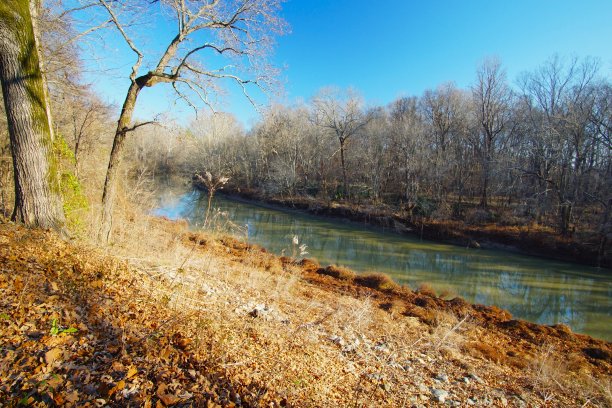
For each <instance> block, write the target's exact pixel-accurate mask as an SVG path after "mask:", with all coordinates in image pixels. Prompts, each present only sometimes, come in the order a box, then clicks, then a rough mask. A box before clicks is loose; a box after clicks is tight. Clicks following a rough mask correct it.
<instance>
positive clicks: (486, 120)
mask: <svg viewBox="0 0 612 408" xmlns="http://www.w3.org/2000/svg"><path fill="white" fill-rule="evenodd" d="M472 95H473V97H474V107H475V110H476V117H477V120H478V126H479V130H478V132H477V139H476V146H477V148H478V151H479V153H480V157H481V160H482V183H481V198H480V205H481V206H482V207H485V208H486V207H487V205H488V199H489V183H490V180H491V164H492V161H493V156H494V154H495V142H496V139H498V137H499V136H500V135H501V134H502V132H504V131H506V130H508V129H507V128H508V125H509V121H510V117H511V109H510V108H511V103H512V90H511V89H510V87H509V86H508V84H507V83H506V73H505V71H504V70H503V69H502V67H501V63H500V62H499V61H498V60H495V59H490V60H487V61H485V62H484V63H483V64H482V66H481V67H480V68H479V69H478V72H477V81H476V85H475V86H474V88H473V89H472Z"/></svg>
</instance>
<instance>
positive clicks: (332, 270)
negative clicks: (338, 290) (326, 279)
mask: <svg viewBox="0 0 612 408" xmlns="http://www.w3.org/2000/svg"><path fill="white" fill-rule="evenodd" d="M318 272H319V273H320V274H322V275H327V276H331V277H334V278H336V279H340V280H343V281H350V282H352V281H353V280H354V279H355V276H356V275H355V272H353V271H352V270H350V269H348V268H344V267H342V266H336V265H329V266H328V267H326V268H325V269H321V270H319V271H318Z"/></svg>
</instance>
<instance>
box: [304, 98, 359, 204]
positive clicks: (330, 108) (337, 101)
mask: <svg viewBox="0 0 612 408" xmlns="http://www.w3.org/2000/svg"><path fill="white" fill-rule="evenodd" d="M312 106H313V120H314V122H315V123H316V124H317V125H319V126H321V127H324V128H326V129H329V130H330V131H331V132H333V134H334V135H335V136H336V138H337V139H338V143H339V144H340V149H339V150H340V163H341V165H342V182H343V195H344V196H348V195H349V188H348V179H347V176H346V161H345V150H346V146H347V143H348V140H349V139H350V138H351V137H353V136H355V135H356V134H358V133H359V131H361V130H362V129H363V128H364V126H365V125H366V124H367V123H368V121H369V116H368V115H366V114H365V112H364V110H363V98H362V97H361V96H359V95H358V94H357V93H356V92H355V91H353V90H348V91H346V92H341V91H340V90H339V89H336V88H326V89H323V90H322V91H321V92H319V94H318V95H317V96H315V97H314V99H313V101H312Z"/></svg>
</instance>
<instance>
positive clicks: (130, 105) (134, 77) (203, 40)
mask: <svg viewBox="0 0 612 408" xmlns="http://www.w3.org/2000/svg"><path fill="white" fill-rule="evenodd" d="M280 2H281V0H211V1H204V2H191V1H186V0H167V1H160V2H159V5H155V8H156V9H157V10H159V9H160V8H161V12H162V13H164V14H165V15H166V16H165V17H168V16H172V18H173V19H174V22H175V24H176V35H175V36H174V37H173V38H172V39H171V40H170V41H169V43H168V44H167V46H166V48H165V50H164V51H163V52H161V55H160V56H159V58H158V59H157V63H155V64H154V66H153V67H152V69H150V70H148V71H147V72H144V73H143V72H141V66H142V64H143V62H144V60H145V54H144V52H143V51H142V50H141V48H139V47H138V45H137V44H136V41H135V37H134V36H132V35H130V28H131V27H129V23H127V22H128V21H130V19H135V18H137V16H138V15H139V14H142V15H147V16H150V15H151V13H152V10H153V8H152V7H146V6H145V7H144V9H142V8H139V7H137V6H136V5H137V4H139V3H138V2H134V1H130V0H121V1H109V0H99V4H100V6H101V7H103V8H104V9H105V10H106V12H107V14H108V16H109V18H110V20H111V22H112V24H113V25H114V27H115V28H116V29H117V30H118V32H119V34H120V35H121V37H122V38H123V39H124V40H125V43H126V44H127V46H128V47H129V48H130V49H131V50H132V51H133V53H134V54H135V55H136V62H135V63H134V65H133V66H132V73H131V74H130V85H129V88H128V90H127V93H126V97H125V101H124V103H123V106H122V109H121V114H120V116H119V120H118V121H117V128H116V131H115V137H114V141H113V148H112V151H111V155H110V159H109V163H108V169H107V173H106V180H105V183H104V192H103V196H102V207H103V210H102V226H101V230H100V235H99V237H100V238H101V239H103V240H108V239H109V237H110V232H111V216H112V210H113V202H114V197H115V188H116V186H115V185H116V177H117V170H118V166H119V163H120V159H121V152H122V150H123V145H124V141H125V137H126V135H127V134H128V133H129V132H131V131H133V130H135V129H136V128H138V127H140V126H142V125H144V124H146V123H150V122H144V123H133V122H132V116H133V113H134V108H135V106H136V101H137V98H138V95H139V94H140V91H142V90H143V89H144V88H145V87H151V86H154V85H157V84H160V83H167V84H171V85H172V86H173V88H174V90H175V91H176V93H177V95H178V96H179V97H180V98H181V99H182V100H184V101H185V102H186V103H188V104H189V105H191V106H193V107H195V104H194V102H192V101H191V99H190V98H191V97H196V98H197V99H198V100H199V101H200V102H201V103H203V104H206V105H209V106H212V105H211V104H212V102H211V100H210V96H211V94H213V93H214V91H215V89H216V88H215V87H216V86H217V83H218V82H219V81H220V80H227V81H230V82H232V83H234V84H236V85H238V86H239V87H240V89H242V91H243V92H244V94H245V96H246V97H247V98H249V99H250V100H251V101H252V102H253V100H252V99H251V98H250V96H249V92H248V87H250V86H254V87H259V88H261V89H263V88H265V86H266V84H270V83H271V82H272V80H273V78H274V73H275V72H274V70H272V69H271V68H270V67H269V66H268V65H267V64H266V63H265V62H266V58H265V57H266V56H267V55H268V51H269V50H270V47H271V45H272V44H273V39H274V36H275V35H280V34H282V33H283V32H284V30H285V23H284V22H283V20H282V19H281V18H279V17H278V15H277V13H278V11H279V8H280ZM207 52H208V54H206V53H207ZM203 55H209V57H211V58H210V60H211V61H212V62H210V63H209V64H208V65H204V64H203V63H201V62H198V60H200V61H201V58H202V56H203ZM214 55H216V56H217V57H214ZM219 57H221V62H220V65H219V66H218V67H216V68H211V67H210V66H211V65H212V64H214V62H215V61H219ZM228 58H229V59H231V61H232V62H234V64H228ZM241 64H242V65H241ZM249 73H250V74H249ZM243 74H246V76H245V75H243ZM190 95H191V96H190Z"/></svg>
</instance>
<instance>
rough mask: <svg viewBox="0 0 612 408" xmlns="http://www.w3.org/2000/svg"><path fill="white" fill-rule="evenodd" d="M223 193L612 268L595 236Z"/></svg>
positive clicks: (610, 247) (610, 251)
mask: <svg viewBox="0 0 612 408" xmlns="http://www.w3.org/2000/svg"><path fill="white" fill-rule="evenodd" d="M194 185H195V186H196V187H197V188H201V189H204V190H205V188H204V186H200V185H198V183H197V182H194ZM223 194H226V195H228V196H229V197H231V198H233V199H243V200H248V201H253V202H259V203H263V204H266V205H271V206H276V207H281V208H283V207H284V208H291V209H296V210H300V211H304V212H307V213H310V214H313V215H319V216H326V217H336V218H344V219H348V220H351V221H357V222H363V223H367V224H370V225H375V226H380V227H383V228H388V229H390V230H393V231H395V232H398V233H402V234H410V235H415V236H418V237H420V238H424V239H428V240H432V241H439V242H445V243H450V244H453V245H458V246H463V247H476V248H483V249H500V250H504V251H509V252H516V253H520V254H524V255H530V256H537V257H542V258H548V259H555V260H560V261H564V262H572V263H578V264H582V265H588V266H595V267H603V268H607V269H611V268H612V256H611V255H612V243H608V244H607V245H606V246H605V248H604V250H603V251H600V243H599V242H598V241H597V239H596V237H592V240H591V241H592V242H591V241H578V240H576V239H574V238H572V237H563V236H560V235H559V234H557V233H556V232H555V231H553V230H551V229H547V228H544V227H540V226H508V225H501V224H499V223H478V224H477V225H472V224H469V223H467V222H463V221H458V220H443V221H441V220H435V219H427V218H419V219H418V220H417V221H411V220H410V219H408V217H406V215H405V214H402V213H401V212H400V211H398V210H397V209H395V208H392V207H390V206H387V205H376V206H374V205H365V204H361V205H360V204H355V203H349V202H344V201H334V200H329V201H324V200H320V199H315V198H312V197H304V196H291V197H277V196H267V195H263V194H261V193H259V192H258V191H255V190H248V189H235V188H229V189H226V190H224V191H223ZM602 253H603V255H601V254H602Z"/></svg>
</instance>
